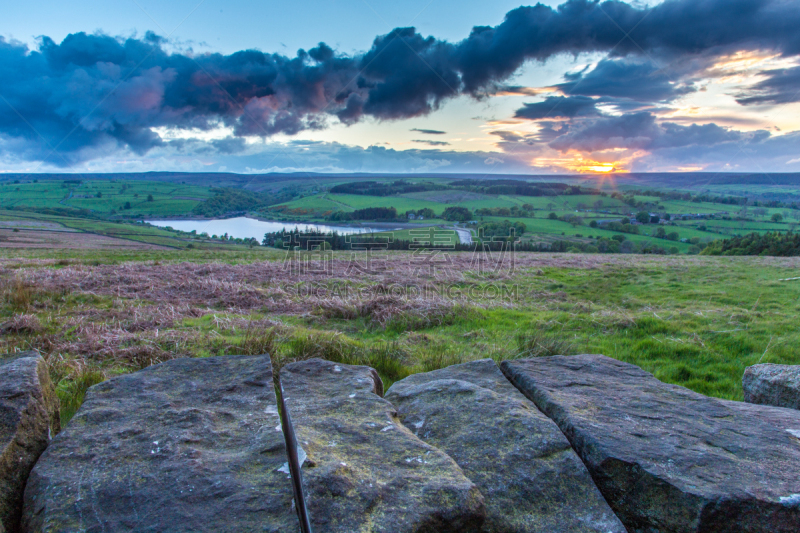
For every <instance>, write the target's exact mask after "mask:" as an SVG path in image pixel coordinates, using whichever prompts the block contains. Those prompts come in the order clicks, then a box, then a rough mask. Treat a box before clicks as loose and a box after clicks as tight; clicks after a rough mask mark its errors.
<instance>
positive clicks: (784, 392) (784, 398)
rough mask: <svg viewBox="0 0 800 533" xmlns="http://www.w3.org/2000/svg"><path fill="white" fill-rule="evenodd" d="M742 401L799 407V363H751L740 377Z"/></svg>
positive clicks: (792, 407)
mask: <svg viewBox="0 0 800 533" xmlns="http://www.w3.org/2000/svg"><path fill="white" fill-rule="evenodd" d="M742 389H743V390H744V401H746V402H749V403H758V404H762V405H774V406H776V407H789V408H791V409H800V365H772V364H763V365H753V366H751V367H748V368H747V369H746V370H745V371H744V377H743V378H742Z"/></svg>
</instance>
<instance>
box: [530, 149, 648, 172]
mask: <svg viewBox="0 0 800 533" xmlns="http://www.w3.org/2000/svg"><path fill="white" fill-rule="evenodd" d="M631 159H633V158H632V157H631V158H625V159H618V160H613V161H598V160H596V159H591V158H586V157H584V156H583V155H582V154H579V153H574V154H572V157H537V158H534V159H533V160H532V161H531V165H532V166H534V167H551V168H553V167H556V168H559V169H561V170H568V171H570V172H577V173H579V174H613V173H616V172H628V168H627V167H628V164H629V163H630V161H631Z"/></svg>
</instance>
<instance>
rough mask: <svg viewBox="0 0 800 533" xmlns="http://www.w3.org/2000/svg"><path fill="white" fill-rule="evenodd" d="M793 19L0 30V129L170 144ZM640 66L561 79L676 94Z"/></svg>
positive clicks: (655, 11)
mask: <svg viewBox="0 0 800 533" xmlns="http://www.w3.org/2000/svg"><path fill="white" fill-rule="evenodd" d="M799 23H800V10H798V9H797V8H796V6H795V5H794V4H793V2H788V1H785V0H668V1H666V2H664V3H662V4H660V5H657V6H655V7H652V8H648V7H643V8H638V7H634V6H631V5H629V4H626V3H623V2H618V1H607V2H603V3H600V2H597V1H591V0H569V1H568V2H566V3H564V4H563V5H561V6H559V7H558V8H556V9H553V8H551V7H548V6H544V5H541V4H538V5H536V6H532V7H520V8H518V9H515V10H513V11H510V12H509V13H508V14H507V15H506V17H505V19H504V21H503V22H502V23H501V24H500V25H498V26H496V27H485V26H482V27H476V28H474V29H473V30H472V32H471V33H470V35H469V36H468V37H467V38H466V39H464V40H463V41H461V42H458V43H449V42H446V41H442V40H439V39H436V38H434V37H424V36H422V35H420V34H419V33H417V32H416V30H415V29H414V28H397V29H395V30H393V31H391V32H390V33H388V34H387V35H382V36H379V37H377V38H376V39H375V41H374V42H373V45H372V47H371V48H370V49H369V50H368V51H367V52H365V53H364V54H360V55H355V56H347V55H342V54H337V53H335V52H334V50H332V49H331V48H330V47H328V46H327V45H325V44H319V45H318V46H317V47H315V48H313V49H311V50H308V51H304V50H300V51H299V52H298V53H297V54H296V55H295V56H293V57H288V56H285V55H281V54H270V53H263V52H260V51H256V50H245V51H241V52H237V53H234V54H231V55H227V56H226V55H221V54H203V55H192V54H189V53H169V52H168V51H167V49H166V46H167V44H168V43H166V42H165V40H164V39H162V38H160V37H158V36H156V35H154V34H147V35H145V36H144V37H143V38H139V39H136V38H129V39H116V38H112V37H109V36H106V35H87V34H84V33H77V34H72V35H69V36H68V37H67V38H65V39H64V41H62V42H61V43H55V42H53V41H52V40H50V39H49V38H46V37H44V38H42V40H41V43H40V45H39V47H38V49H36V50H33V51H31V50H28V49H27V48H26V47H25V46H24V45H21V44H19V43H14V42H8V41H5V40H0V79H2V80H3V84H2V86H0V96H2V99H0V137H3V138H5V139H6V140H8V139H14V140H23V141H26V142H27V145H26V146H25V147H23V148H21V149H20V150H19V153H20V154H24V156H25V157H26V158H29V159H43V158H47V157H48V154H51V153H52V152H53V151H55V152H56V153H57V154H58V155H57V156H56V155H53V156H51V157H50V158H49V162H51V163H54V164H65V162H66V164H68V162H69V161H73V160H80V159H87V158H91V157H95V156H96V154H100V153H108V151H109V150H110V149H117V148H126V149H129V150H131V151H132V152H134V153H137V154H143V153H145V152H147V151H149V150H151V149H153V148H156V147H159V146H162V145H163V144H164V143H165V142H167V141H164V140H162V138H161V137H160V136H159V135H157V134H156V133H154V132H153V131H152V128H174V129H199V130H209V129H213V128H216V127H218V126H220V125H224V126H228V127H230V128H232V130H233V132H234V134H235V135H236V136H262V137H268V136H271V135H274V134H277V133H284V134H290V135H291V134H295V133H298V132H300V131H303V130H308V129H321V128H325V127H326V126H327V124H328V123H329V121H330V120H335V119H338V120H340V121H342V122H343V123H345V124H352V123H355V122H357V121H359V120H360V119H361V118H362V117H364V116H368V117H372V118H375V119H378V120H395V119H403V118H409V117H415V116H420V115H425V114H428V113H430V112H431V111H433V110H435V109H437V108H438V107H439V106H440V105H441V104H442V103H443V102H445V101H446V100H447V99H449V98H453V97H455V96H458V95H462V94H467V95H471V96H474V97H478V98H480V97H483V96H484V95H486V94H492V93H493V92H496V90H497V88H498V87H500V86H501V85H502V83H503V82H505V81H506V80H507V79H508V78H509V77H510V76H511V75H512V74H514V73H515V72H516V71H517V70H518V69H519V68H520V66H521V65H522V64H523V63H524V62H525V61H527V60H532V59H533V60H545V59H547V58H549V57H551V56H553V55H554V54H560V53H570V54H578V53H582V52H592V51H595V52H606V53H608V52H610V53H611V54H612V55H614V56H616V57H622V56H639V60H640V59H641V57H643V56H644V54H643V53H642V51H644V52H646V54H647V55H648V56H653V57H655V56H658V57H661V56H663V57H670V56H682V55H687V54H701V53H703V54H722V53H726V52H730V51H732V50H740V49H742V48H748V47H749V48H759V49H772V50H777V51H779V52H781V53H783V54H785V55H791V54H796V53H799V52H800V32H797V31H796V28H797V27H798V25H800V24H799ZM626 32H630V34H629V35H628V36H627V37H626ZM628 59H630V58H628ZM637 61H638V60H637ZM642 65H643V63H637V62H636V61H632V60H631V61H630V62H627V61H626V62H618V61H607V62H602V63H601V64H600V65H598V67H597V68H596V69H595V70H593V71H592V72H589V73H584V74H581V75H580V80H578V79H577V78H574V79H568V80H567V82H566V84H565V87H564V88H563V90H564V91H565V92H568V91H571V93H572V94H573V96H575V95H583V96H590V95H601V94H602V95H605V96H614V97H618V98H632V99H649V101H652V100H654V99H660V100H668V99H670V98H672V97H673V96H674V95H675V94H676V93H675V91H676V90H678V89H676V88H675V86H674V84H670V83H669V81H668V80H666V81H665V80H663V79H661V78H659V77H658V76H657V75H656V73H655V72H652V71H650V72H649V73H647V72H645V75H644V76H640V77H637V75H636V69H637V68H638V69H647V68H650V67H646V66H642ZM639 72H640V73H641V72H643V71H642V70H640V71H639ZM604 76H605V77H607V78H604ZM579 82H580V83H579ZM570 84H572V85H570ZM567 85H570V86H569V87H567ZM770 94H772V93H770ZM534 105H535V104H534ZM535 109H536V108H534V111H529V112H530V113H533V114H535V112H536V111H535ZM3 144H4V145H6V146H8V145H9V143H8V142H5V143H3ZM228 148H230V147H228ZM223 149H226V148H223Z"/></svg>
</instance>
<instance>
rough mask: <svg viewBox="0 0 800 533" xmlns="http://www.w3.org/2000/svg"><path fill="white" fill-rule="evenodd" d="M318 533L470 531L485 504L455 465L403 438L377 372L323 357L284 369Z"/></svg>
mask: <svg viewBox="0 0 800 533" xmlns="http://www.w3.org/2000/svg"><path fill="white" fill-rule="evenodd" d="M281 388H282V390H283V397H284V402H285V403H284V405H285V408H286V411H287V414H288V415H289V416H290V417H291V421H292V425H293V427H294V432H295V435H296V437H297V442H298V445H299V446H300V447H301V448H302V451H301V453H300V454H299V455H300V457H301V462H303V461H302V458H303V457H305V466H303V468H302V485H303V491H304V494H305V501H306V507H307V510H308V515H309V518H310V522H311V526H312V528H313V530H314V531H316V532H326V533H337V532H341V533H352V532H375V533H378V532H385V533H390V532H391V533H406V532H409V533H410V532H420V533H422V532H425V533H428V532H429V533H434V532H441V533H446V532H470V531H473V532H475V531H479V530H480V526H481V523H482V522H483V520H484V517H485V511H484V503H483V497H482V496H481V494H480V492H479V491H478V489H477V487H476V486H475V485H474V484H473V483H472V482H471V481H470V480H469V479H467V478H466V477H465V476H464V474H463V472H462V471H461V469H460V468H459V467H458V465H456V463H455V462H454V461H453V460H452V459H451V458H450V457H448V456H447V455H446V454H444V453H443V452H441V451H440V450H438V449H436V448H434V447H433V446H430V445H428V444H426V443H424V442H422V441H421V440H419V439H418V438H417V437H415V436H414V435H413V434H412V433H411V432H410V431H408V430H407V429H406V428H405V427H404V426H403V425H402V424H401V423H400V421H399V420H398V418H397V413H396V412H395V408H394V407H393V406H392V405H391V404H390V403H389V402H387V401H386V400H384V399H383V398H381V397H380V395H379V394H380V392H381V391H382V388H383V385H382V383H381V381H380V378H379V377H378V375H377V373H376V372H375V370H373V369H371V368H369V367H365V366H349V365H344V364H336V363H332V362H328V361H323V360H320V359H311V360H308V361H303V362H298V363H292V364H289V365H286V366H285V367H284V368H283V370H281Z"/></svg>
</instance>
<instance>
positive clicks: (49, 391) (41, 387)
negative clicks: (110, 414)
mask: <svg viewBox="0 0 800 533" xmlns="http://www.w3.org/2000/svg"><path fill="white" fill-rule="evenodd" d="M0 357H2V358H0V533H2V531H3V529H5V530H6V531H8V532H9V533H15V532H16V531H17V530H18V527H19V521H20V517H21V516H22V497H23V493H24V491H25V483H26V481H27V479H28V475H29V474H30V471H31V469H32V468H33V465H34V464H35V463H36V460H37V459H38V458H39V456H40V455H41V454H42V452H43V451H44V450H45V448H47V445H48V444H49V443H50V439H51V437H52V436H54V435H55V434H56V433H58V431H59V429H60V424H59V409H58V397H57V396H56V393H55V388H54V386H53V383H52V382H51V380H50V374H49V372H48V369H47V363H46V362H45V361H44V359H42V357H41V356H39V354H38V353H36V352H22V353H19V354H14V355H6V356H0Z"/></svg>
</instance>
